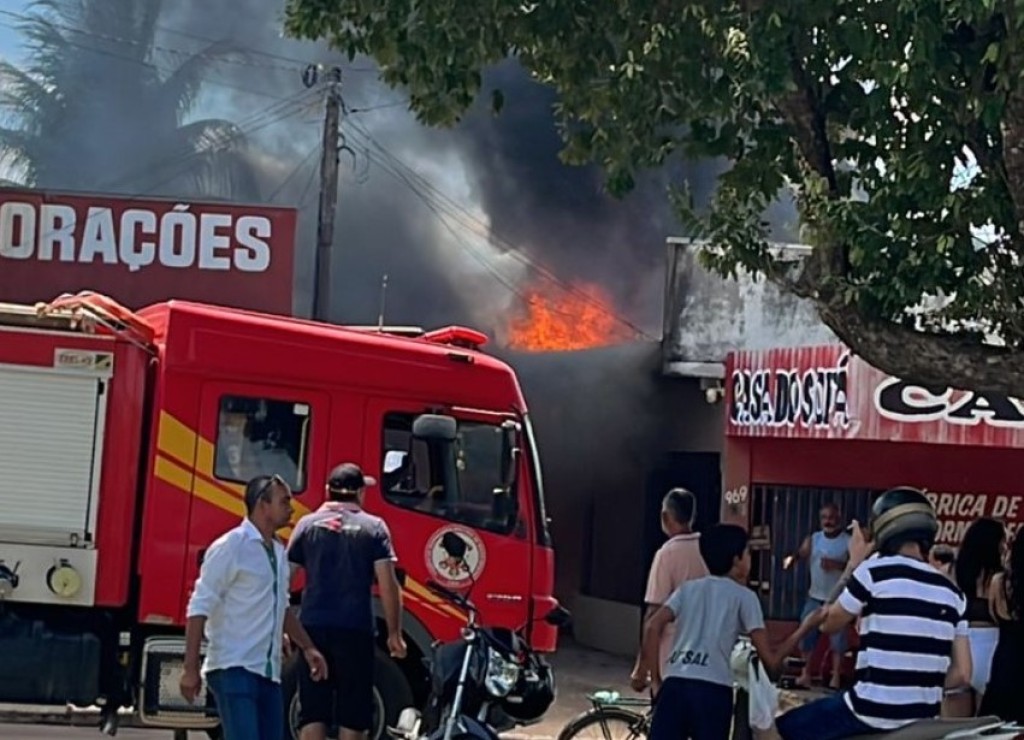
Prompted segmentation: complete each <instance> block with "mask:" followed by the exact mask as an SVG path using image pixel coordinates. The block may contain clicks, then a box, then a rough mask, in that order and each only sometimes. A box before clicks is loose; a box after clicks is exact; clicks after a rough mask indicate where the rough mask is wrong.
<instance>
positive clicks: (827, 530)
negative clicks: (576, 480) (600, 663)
mask: <svg viewBox="0 0 1024 740" xmlns="http://www.w3.org/2000/svg"><path fill="white" fill-rule="evenodd" d="M695 513H696V500H695V497H694V496H693V494H692V493H690V492H689V491H686V490H684V489H673V490H672V491H670V492H669V493H668V494H667V495H666V496H665V498H664V501H663V506H662V513H661V517H662V529H663V530H664V532H665V534H666V536H667V537H668V538H669V539H668V541H667V542H666V543H665V544H664V545H663V546H662V548H661V549H660V550H659V551H658V553H657V554H656V556H655V558H654V562H653V564H652V566H651V571H650V575H649V578H648V588H647V593H646V598H645V601H646V604H647V608H646V611H645V615H644V637H643V641H642V646H641V650H640V654H639V655H638V656H637V660H636V664H635V666H634V669H633V674H632V677H631V678H632V681H631V682H632V685H633V687H634V689H636V690H638V691H643V690H648V689H649V690H650V691H651V692H652V696H653V698H654V717H653V720H652V729H651V738H652V740H669V738H672V740H679V738H693V739H694V740H704V739H707V740H713V739H715V738H718V739H721V738H726V737H728V736H729V726H730V723H731V721H732V715H733V681H734V678H733V673H732V670H731V666H730V655H731V653H732V650H733V647H734V646H735V644H736V642H737V639H738V638H739V637H740V636H741V635H747V636H749V639H750V642H751V644H752V645H753V648H754V650H755V651H756V655H757V657H758V658H759V659H760V661H761V663H762V664H763V666H764V667H765V668H767V669H768V671H769V673H770V674H772V676H773V677H775V678H778V676H779V674H780V672H781V670H782V666H783V665H784V662H785V658H786V657H787V656H789V655H790V654H791V653H794V652H795V651H796V650H797V649H798V648H799V651H800V653H801V654H802V655H803V657H804V669H803V671H802V673H801V675H800V676H799V677H798V678H797V679H796V681H795V685H796V686H798V687H810V686H811V684H812V683H813V680H814V677H813V676H812V675H811V673H812V669H811V661H810V656H811V654H812V653H813V652H814V649H815V647H816V645H817V643H818V641H819V639H820V638H821V637H822V636H823V635H825V636H827V637H828V639H829V647H830V653H831V656H832V661H831V668H832V670H831V674H830V676H829V681H828V683H827V685H826V687H825V688H826V690H827V691H828V692H829V694H828V695H827V696H826V697H824V698H822V699H819V700H817V701H813V702H810V703H807V704H805V705H803V706H801V707H798V708H796V709H793V710H790V711H789V712H787V713H785V714H783V715H782V716H780V717H778V718H777V719H776V730H777V731H778V734H779V735H780V736H781V737H782V738H783V740H803V739H804V738H806V739H807V740H811V739H812V738H813V739H814V740H840V739H841V738H847V737H854V736H858V735H864V734H871V733H879V732H881V733H884V732H886V731H890V730H895V729H898V728H900V727H905V726H906V725H908V724H911V723H913V722H915V721H918V720H926V719H933V718H936V717H939V716H952V717H970V716H974V715H977V714H980V715H984V716H989V715H995V716H998V717H1000V718H1001V719H1003V720H1006V721H1014V722H1019V723H1021V722H1024V694H1022V693H1021V690H1020V688H1019V683H1018V677H1017V676H1016V675H1015V674H1016V673H1017V672H1018V671H1024V537H1021V536H1015V537H1014V536H1011V534H1010V532H1009V530H1008V529H1007V527H1006V526H1005V525H1004V524H1003V523H1002V522H999V521H997V520H995V519H991V518H985V519H979V520H977V521H975V522H974V523H973V524H971V526H970V527H969V528H968V529H967V531H966V534H965V536H964V538H963V542H962V544H961V546H960V547H959V548H958V550H957V551H954V550H952V548H949V547H946V546H944V545H937V544H936V541H935V540H936V538H937V536H938V533H939V523H938V519H937V516H936V513H935V509H934V507H933V506H932V504H931V503H930V501H929V500H928V498H927V496H925V495H924V493H923V492H921V491H919V490H917V489H913V488H908V487H898V488H894V489H890V490H888V491H886V492H884V493H883V494H882V495H881V496H879V497H878V498H877V499H876V500H875V501H874V502H873V504H872V509H871V517H870V521H869V522H868V523H867V526H866V527H862V526H861V525H860V523H858V522H857V521H856V520H854V521H853V522H851V523H850V525H849V526H843V522H842V516H841V512H840V510H839V508H838V506H836V505H835V504H832V503H828V504H826V505H825V506H824V507H823V508H822V509H821V512H820V524H821V528H820V530H819V531H816V532H814V533H813V534H811V535H809V536H808V537H806V538H805V539H804V540H803V541H802V543H801V544H800V546H799V548H798V549H797V551H796V552H793V553H792V554H790V555H787V556H786V557H785V558H784V559H783V567H784V569H786V570H788V569H789V568H791V567H792V565H793V564H794V563H795V562H797V561H798V560H805V561H807V564H808V570H809V572H810V580H811V583H810V588H809V590H808V594H807V598H806V601H805V604H804V608H803V610H802V614H801V622H800V625H799V627H798V628H797V629H796V630H795V631H794V632H793V633H792V634H791V635H790V636H789V637H788V638H786V639H785V640H784V641H783V642H782V643H781V644H775V643H772V642H770V641H769V639H768V637H767V631H766V629H765V623H764V616H763V613H762V610H761V604H760V601H759V599H758V597H757V594H755V593H754V592H753V591H752V590H751V589H750V588H749V587H748V580H749V572H750V548H749V543H748V538H747V533H746V531H745V530H744V529H743V528H742V527H739V526H735V525H729V524H719V525H716V526H714V527H712V528H710V529H709V530H707V531H704V532H702V533H697V532H695V531H694V530H693V521H694V517H695ZM853 631H855V632H856V636H857V646H856V648H855V653H856V659H855V669H854V676H853V680H852V683H851V685H849V686H847V687H846V688H843V686H842V683H843V681H842V665H843V662H844V660H843V659H844V657H845V655H846V653H847V652H848V645H847V640H846V639H845V638H846V635H847V633H852V632H853Z"/></svg>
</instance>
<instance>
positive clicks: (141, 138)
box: [0, 0, 259, 199]
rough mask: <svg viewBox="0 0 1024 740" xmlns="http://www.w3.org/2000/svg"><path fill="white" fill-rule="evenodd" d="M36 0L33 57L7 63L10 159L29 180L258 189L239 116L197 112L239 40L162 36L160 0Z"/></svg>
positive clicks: (181, 190) (246, 193) (252, 194)
mask: <svg viewBox="0 0 1024 740" xmlns="http://www.w3.org/2000/svg"><path fill="white" fill-rule="evenodd" d="M33 5H34V9H33V12H32V13H31V14H29V15H26V16H25V17H24V18H23V19H22V20H21V21H20V22H19V24H18V27H19V30H20V31H21V33H22V34H23V36H24V37H25V39H26V43H27V46H28V50H29V58H30V62H29V63H28V64H27V65H26V67H25V69H18V68H17V67H15V66H13V65H12V64H10V63H7V62H2V63H0V106H2V109H3V111H4V113H5V114H6V118H7V119H8V125H7V126H6V127H4V128H2V129H0V161H2V162H3V163H4V164H6V165H8V167H10V169H12V170H13V171H14V173H15V174H16V175H17V176H18V178H17V179H19V180H21V182H22V184H26V185H33V186H36V187H40V188H63V189H76V190H88V191H94V192H95V191H107V192H110V191H119V192H132V193H138V194H145V195H159V194H168V195H170V194H173V195H196V196H217V197H242V198H247V199H250V198H256V197H258V194H259V189H258V186H257V183H256V176H255V172H254V169H253V168H252V166H251V164H250V163H249V162H248V161H247V159H246V157H245V151H244V145H245V138H244V136H243V133H242V132H241V131H240V130H239V129H238V127H236V126H235V125H234V124H233V123H231V122H229V121H224V120H219V119H204V120H198V121H192V122H186V120H187V118H188V116H189V114H190V113H191V112H192V111H193V109H194V107H195V104H196V102H197V98H198V95H199V93H200V90H201V88H202V85H203V80H204V76H205V75H206V74H207V73H208V71H209V69H210V68H211V66H212V65H214V64H216V63H217V62H218V61H219V60H220V59H222V58H224V57H225V56H226V55H228V54H232V53H234V49H233V48H232V47H231V46H229V45H228V44H225V43H220V42H218V43H214V44H210V45H209V46H207V47H206V48H204V49H202V50H201V51H200V52H199V53H196V54H194V55H191V56H188V55H183V54H181V53H176V52H174V51H173V50H163V49H162V48H161V47H158V46H157V45H156V36H157V32H158V25H157V22H158V19H159V16H160V2H159V0H42V1H40V2H36V3H34V4H33ZM182 56H185V57H186V58H185V59H184V60H182V59H181V57H182ZM8 184H10V183H8Z"/></svg>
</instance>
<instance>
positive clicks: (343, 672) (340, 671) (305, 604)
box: [288, 463, 406, 740]
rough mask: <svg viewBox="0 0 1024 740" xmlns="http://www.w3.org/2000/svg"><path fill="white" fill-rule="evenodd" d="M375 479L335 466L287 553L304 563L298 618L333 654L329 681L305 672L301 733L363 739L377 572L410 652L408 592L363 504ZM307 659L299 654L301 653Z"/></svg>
mask: <svg viewBox="0 0 1024 740" xmlns="http://www.w3.org/2000/svg"><path fill="white" fill-rule="evenodd" d="M376 483H377V481H376V480H374V479H373V478H370V477H368V476H365V475H363V471H362V470H361V469H360V468H359V466H358V465H355V464H354V463H344V464H342V465H339V466H337V467H336V468H335V469H334V470H332V471H331V474H330V477H329V478H328V481H327V501H326V502H325V503H324V505H323V506H321V507H320V508H319V509H318V510H317V511H315V512H313V513H311V514H307V515H306V516H304V517H302V518H301V519H300V520H299V521H298V523H297V524H296V525H295V531H294V532H293V533H292V537H291V540H290V541H289V543H288V559H289V561H290V562H291V563H293V564H294V565H296V566H299V567H302V568H305V570H306V586H305V589H304V591H303V594H302V610H301V614H300V621H301V622H302V625H303V627H305V628H306V631H307V632H309V634H310V636H311V637H312V639H313V640H314V642H315V644H316V645H317V646H319V647H320V648H321V652H322V653H323V654H324V657H325V658H326V659H327V664H328V676H329V678H328V680H327V681H320V682H314V681H312V680H310V679H309V678H308V674H309V671H307V670H300V671H299V701H300V703H301V711H300V716H299V727H300V728H302V729H301V733H302V734H301V738H302V740H324V739H325V738H326V737H327V727H328V725H331V724H337V725H339V726H340V727H341V738H342V740H364V738H365V737H366V734H367V731H368V730H369V729H370V724H371V721H372V719H373V663H374V632H375V630H374V619H373V601H372V599H373V596H372V592H371V588H372V587H373V581H374V577H376V579H377V583H378V584H379V586H380V599H381V604H382V606H383V609H384V619H385V621H386V623H387V629H388V638H387V643H388V651H389V652H390V653H391V655H392V657H395V658H404V657H405V654H406V648H405V642H404V640H403V639H402V619H401V617H402V594H401V588H400V587H399V585H398V579H397V577H396V575H395V561H396V560H397V558H396V557H395V550H394V547H393V546H392V544H391V533H390V532H389V531H388V527H387V525H386V524H385V523H384V520H383V519H381V518H380V517H376V516H373V515H372V514H368V513H367V512H365V511H363V509H362V502H363V496H364V493H365V490H366V486H372V485H375V484H376ZM300 660H301V658H300Z"/></svg>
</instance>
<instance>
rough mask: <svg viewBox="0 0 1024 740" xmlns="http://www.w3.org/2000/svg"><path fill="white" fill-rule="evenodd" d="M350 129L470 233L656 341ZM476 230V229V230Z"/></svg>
mask: <svg viewBox="0 0 1024 740" xmlns="http://www.w3.org/2000/svg"><path fill="white" fill-rule="evenodd" d="M349 125H350V126H351V128H352V129H354V130H355V131H356V132H357V133H358V134H361V135H362V136H363V137H364V138H365V139H366V140H368V141H369V142H370V144H371V145H372V146H373V147H374V148H375V149H377V151H378V152H380V154H381V155H382V156H384V157H386V158H387V159H388V160H389V161H390V162H391V163H392V164H393V165H394V166H395V167H397V168H398V169H399V170H402V171H404V172H405V173H406V175H407V177H406V176H402V175H399V177H400V179H402V180H403V181H404V182H405V183H406V184H407V185H408V186H409V187H410V188H412V189H413V190H416V186H414V185H413V184H412V182H410V179H411V180H414V181H416V182H418V183H419V184H420V186H421V187H423V188H424V189H426V190H427V191H428V192H430V193H432V194H433V196H434V197H435V198H436V199H437V200H439V201H440V203H439V204H438V205H440V207H441V208H443V209H444V210H445V211H447V212H448V214H449V216H450V217H452V218H454V219H455V220H456V221H457V222H459V223H461V224H462V225H463V227H465V228H467V229H469V230H470V231H473V232H474V233H476V234H477V235H478V236H481V237H484V238H493V239H495V240H496V241H498V242H499V243H500V244H501V245H502V246H503V247H505V249H506V250H507V252H508V253H509V255H510V256H511V257H512V259H514V260H516V261H517V262H520V263H521V264H523V265H525V266H528V267H529V268H531V269H533V270H535V271H536V272H538V273H540V274H541V275H543V276H544V277H545V278H547V279H548V280H550V281H551V282H553V283H555V284H557V285H558V286H559V287H561V288H562V289H563V290H564V291H566V292H567V293H570V294H572V295H575V296H576V297H577V298H579V299H580V300H581V301H584V302H586V303H588V304H590V305H592V306H593V307H595V308H597V309H598V310H600V311H601V312H602V313H604V314H605V315H608V316H611V317H612V318H614V319H615V320H616V321H618V322H619V323H621V324H623V325H625V326H626V327H628V328H629V329H630V330H631V331H633V332H634V333H636V334H637V335H638V336H640V337H644V338H647V339H653V337H651V336H650V334H648V333H647V332H646V331H644V330H643V329H642V328H641V327H639V326H638V325H636V324H635V323H633V322H632V321H630V320H629V319H627V318H626V317H624V316H622V315H621V314H618V313H616V312H614V311H612V310H610V309H609V308H608V307H607V306H606V305H605V304H604V303H603V302H602V301H600V300H598V299H596V298H594V297H593V296H591V295H590V294H588V293H587V292H586V291H583V290H581V289H579V288H578V287H576V286H575V285H572V284H571V283H568V282H567V281H565V280H563V279H562V278H561V277H560V276H559V275H557V274H556V273H554V272H552V271H551V270H550V269H549V268H547V267H545V266H544V265H542V264H540V263H538V262H537V261H536V260H534V259H532V258H531V257H529V256H528V255H526V254H523V252H522V250H521V249H520V248H519V247H518V246H516V245H514V244H512V242H510V241H508V240H507V239H505V238H504V237H502V236H501V235H500V234H497V233H496V232H494V230H493V229H492V228H490V227H489V226H488V225H487V224H485V223H484V222H482V221H481V220H480V219H478V218H477V217H476V216H474V215H473V214H472V213H470V212H468V211H467V210H466V209H465V208H463V207H462V206H461V205H460V204H458V203H457V202H455V201H454V200H452V199H451V198H450V197H449V196H448V195H447V194H446V193H444V192H443V191H441V190H439V189H438V188H437V187H435V186H434V185H433V184H432V183H431V182H430V181H429V180H427V179H426V178H424V177H423V176H422V175H420V174H419V173H418V172H416V171H415V170H414V169H413V168H411V167H410V166H409V165H407V164H406V163H405V162H403V161H402V160H401V159H399V158H398V157H397V156H396V155H394V154H392V153H391V152H389V151H388V150H387V149H386V148H385V147H384V146H383V145H381V144H380V143H379V142H377V141H376V139H374V138H373V136H372V135H371V134H370V133H369V132H368V131H366V130H365V129H364V128H363V127H361V126H360V125H359V124H358V123H351V122H350V124H349ZM435 202H436V201H435ZM467 221H469V222H470V223H467ZM474 226H475V227H476V228H474ZM519 295H521V294H519Z"/></svg>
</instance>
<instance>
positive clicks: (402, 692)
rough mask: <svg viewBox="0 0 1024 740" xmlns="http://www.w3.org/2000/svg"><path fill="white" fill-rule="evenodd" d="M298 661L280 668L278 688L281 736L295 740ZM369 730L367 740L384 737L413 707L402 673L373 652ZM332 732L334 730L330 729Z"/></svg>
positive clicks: (383, 656) (408, 688) (407, 684)
mask: <svg viewBox="0 0 1024 740" xmlns="http://www.w3.org/2000/svg"><path fill="white" fill-rule="evenodd" d="M297 666H298V661H297V660H295V659H292V660H290V661H288V662H287V663H286V664H285V665H284V668H283V675H282V676H281V688H282V691H283V693H284V724H285V727H284V736H285V737H286V738H288V740H299V726H298V725H299V684H298V676H297V674H296V669H297ZM373 674H374V675H373V703H374V707H373V709H374V712H373V728H372V730H371V731H370V737H369V740H380V739H381V738H383V737H385V735H386V734H387V733H386V728H387V727H388V726H389V725H390V726H394V725H395V724H396V723H397V722H398V715H399V714H401V712H402V710H403V709H405V708H406V707H411V706H413V703H414V699H413V695H412V688H411V687H410V686H409V681H408V680H407V679H406V677H405V674H404V673H402V669H400V668H399V667H398V666H397V665H396V664H395V662H394V661H392V660H391V658H389V657H388V656H387V654H386V653H384V652H383V651H382V650H379V649H378V650H377V655H376V662H375V663H374V666H373ZM330 729H331V730H332V731H333V730H336V728H330Z"/></svg>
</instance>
